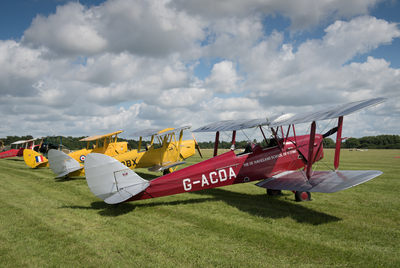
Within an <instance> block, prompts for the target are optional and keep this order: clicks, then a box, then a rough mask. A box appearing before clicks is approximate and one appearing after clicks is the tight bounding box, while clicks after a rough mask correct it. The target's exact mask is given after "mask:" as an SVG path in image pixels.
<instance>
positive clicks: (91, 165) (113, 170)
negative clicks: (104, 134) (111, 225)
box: [85, 153, 150, 204]
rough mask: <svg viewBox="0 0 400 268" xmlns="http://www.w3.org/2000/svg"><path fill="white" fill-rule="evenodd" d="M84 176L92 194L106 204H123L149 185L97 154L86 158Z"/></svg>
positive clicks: (118, 163) (132, 172)
mask: <svg viewBox="0 0 400 268" xmlns="http://www.w3.org/2000/svg"><path fill="white" fill-rule="evenodd" d="M85 174H86V181H87V184H88V186H89V188H90V190H91V191H92V193H93V194H94V195H96V196H97V197H99V198H101V199H103V200H104V202H106V203H107V204H118V203H121V202H124V201H126V200H128V199H129V198H131V197H133V196H135V195H137V194H138V193H140V192H142V191H144V190H145V189H146V188H147V187H148V186H149V184H150V183H149V181H147V180H145V179H143V178H141V177H140V176H139V175H137V174H136V173H135V172H134V171H132V170H131V169H129V168H128V167H126V166H124V165H123V164H121V163H120V162H119V161H117V160H116V159H114V158H112V157H109V156H107V155H104V154H98V153H91V154H88V155H87V156H86V159H85Z"/></svg>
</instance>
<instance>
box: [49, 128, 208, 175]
mask: <svg viewBox="0 0 400 268" xmlns="http://www.w3.org/2000/svg"><path fill="white" fill-rule="evenodd" d="M189 128H190V126H185V127H180V128H176V129H175V128H166V129H163V130H161V131H158V130H154V129H149V130H144V131H141V132H137V133H134V134H133V135H132V136H134V137H140V138H139V145H138V148H137V149H133V150H130V151H126V152H124V153H120V154H118V155H114V156H113V157H114V158H115V159H117V160H118V161H120V162H121V163H122V164H124V165H125V166H127V167H129V168H131V169H134V168H149V170H150V171H163V173H164V174H166V173H169V172H172V171H173V170H174V168H176V166H178V165H181V164H184V163H185V162H184V161H183V160H184V159H186V158H188V157H190V156H192V155H194V154H195V149H196V148H197V149H198V150H199V147H198V145H197V142H196V141H195V140H194V139H193V140H182V138H183V131H184V130H186V129H189ZM176 133H179V137H178V139H177V137H176V136H177V135H176ZM147 137H150V142H149V143H148V144H146V145H143V143H144V141H143V138H147ZM86 139H88V138H86ZM199 153H200V150H199ZM50 155H57V157H58V158H59V159H60V160H61V159H62V160H63V162H62V163H63V167H62V168H59V170H60V171H59V172H55V171H54V170H53V171H54V172H55V173H56V174H57V177H63V176H68V177H75V176H84V175H85V171H84V169H83V165H81V164H79V163H77V161H76V160H74V159H72V158H71V157H70V156H68V155H66V154H64V153H62V152H60V151H57V150H50V151H49V158H50ZM200 155H201V153H200ZM50 168H52V163H51V161H50ZM61 171H62V172H61Z"/></svg>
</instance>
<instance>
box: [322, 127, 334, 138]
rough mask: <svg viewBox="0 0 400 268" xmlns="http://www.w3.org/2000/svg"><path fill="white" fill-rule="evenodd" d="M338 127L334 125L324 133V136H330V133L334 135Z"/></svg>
mask: <svg viewBox="0 0 400 268" xmlns="http://www.w3.org/2000/svg"><path fill="white" fill-rule="evenodd" d="M337 130H338V127H334V128H332V129H331V130H329V131H328V132H326V133H325V134H324V135H322V137H323V138H324V139H325V138H326V137H329V136H330V135H333V134H335V133H336V132H337Z"/></svg>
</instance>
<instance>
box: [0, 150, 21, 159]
mask: <svg viewBox="0 0 400 268" xmlns="http://www.w3.org/2000/svg"><path fill="white" fill-rule="evenodd" d="M24 149H25V148H19V149H10V150H8V151H4V152H1V153H0V159H1V158H7V157H14V156H22V155H23V153H24Z"/></svg>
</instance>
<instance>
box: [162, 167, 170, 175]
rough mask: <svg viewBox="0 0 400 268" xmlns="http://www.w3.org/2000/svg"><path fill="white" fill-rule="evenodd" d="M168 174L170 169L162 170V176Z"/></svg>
mask: <svg viewBox="0 0 400 268" xmlns="http://www.w3.org/2000/svg"><path fill="white" fill-rule="evenodd" d="M169 173H171V170H170V168H167V169H164V170H163V175H167V174H169Z"/></svg>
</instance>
